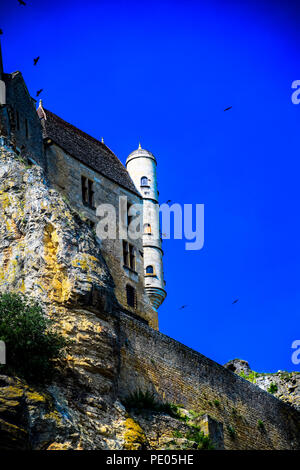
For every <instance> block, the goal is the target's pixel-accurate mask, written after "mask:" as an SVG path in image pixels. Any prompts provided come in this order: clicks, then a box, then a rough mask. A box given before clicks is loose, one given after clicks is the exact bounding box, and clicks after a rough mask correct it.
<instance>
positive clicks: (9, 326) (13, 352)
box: [0, 294, 66, 382]
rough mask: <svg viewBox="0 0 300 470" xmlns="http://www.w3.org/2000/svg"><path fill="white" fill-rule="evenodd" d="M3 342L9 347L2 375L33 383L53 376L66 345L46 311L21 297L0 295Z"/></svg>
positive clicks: (0, 331) (1, 370)
mask: <svg viewBox="0 0 300 470" xmlns="http://www.w3.org/2000/svg"><path fill="white" fill-rule="evenodd" d="M0 340H2V341H4V342H5V345H6V364H5V365H1V366H0V372H2V373H8V374H15V375H18V376H20V377H23V378H25V379H27V380H29V381H33V382H43V381H45V380H48V379H50V378H51V377H52V375H53V371H54V367H53V359H57V358H59V357H61V355H62V352H63V348H64V347H65V346H66V340H65V339H64V338H63V337H62V336H61V335H59V334H58V333H56V332H54V331H53V321H51V320H50V319H48V318H46V317H45V314H44V312H43V309H42V308H41V307H40V306H39V305H38V304H37V303H35V302H33V301H32V300H30V299H29V298H28V297H25V296H23V295H19V294H3V295H0Z"/></svg>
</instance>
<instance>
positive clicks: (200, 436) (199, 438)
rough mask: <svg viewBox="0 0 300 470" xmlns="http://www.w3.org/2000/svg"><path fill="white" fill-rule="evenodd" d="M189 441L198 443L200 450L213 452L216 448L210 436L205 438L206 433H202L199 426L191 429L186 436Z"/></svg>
mask: <svg viewBox="0 0 300 470" xmlns="http://www.w3.org/2000/svg"><path fill="white" fill-rule="evenodd" d="M185 437H186V439H188V440H189V441H194V442H196V443H197V449H198V450H213V449H214V446H213V444H212V442H211V440H210V438H209V437H208V436H205V434H204V432H203V431H201V430H200V429H199V428H198V427H197V426H194V427H192V428H191V430H190V431H188V433H187V434H186V435H185Z"/></svg>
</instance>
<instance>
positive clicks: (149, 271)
mask: <svg viewBox="0 0 300 470" xmlns="http://www.w3.org/2000/svg"><path fill="white" fill-rule="evenodd" d="M154 274H155V272H154V268H153V266H151V265H150V266H147V267H146V275H150V276H151V275H152V276H153V275H154Z"/></svg>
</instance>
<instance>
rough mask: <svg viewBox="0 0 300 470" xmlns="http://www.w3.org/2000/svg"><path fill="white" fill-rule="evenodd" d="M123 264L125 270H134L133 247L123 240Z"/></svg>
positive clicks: (134, 254) (134, 256)
mask: <svg viewBox="0 0 300 470" xmlns="http://www.w3.org/2000/svg"><path fill="white" fill-rule="evenodd" d="M123 262H124V266H126V268H130V269H132V271H135V270H136V251H135V248H134V246H133V245H131V244H130V243H128V242H127V241H125V240H123Z"/></svg>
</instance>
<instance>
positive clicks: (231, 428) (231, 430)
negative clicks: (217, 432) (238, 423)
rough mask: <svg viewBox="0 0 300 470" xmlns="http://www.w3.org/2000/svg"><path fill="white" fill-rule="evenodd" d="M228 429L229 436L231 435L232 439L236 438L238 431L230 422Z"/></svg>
mask: <svg viewBox="0 0 300 470" xmlns="http://www.w3.org/2000/svg"><path fill="white" fill-rule="evenodd" d="M227 431H228V434H229V436H230V437H231V439H235V438H236V431H235V429H234V427H233V426H231V425H230V424H228V425H227Z"/></svg>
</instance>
